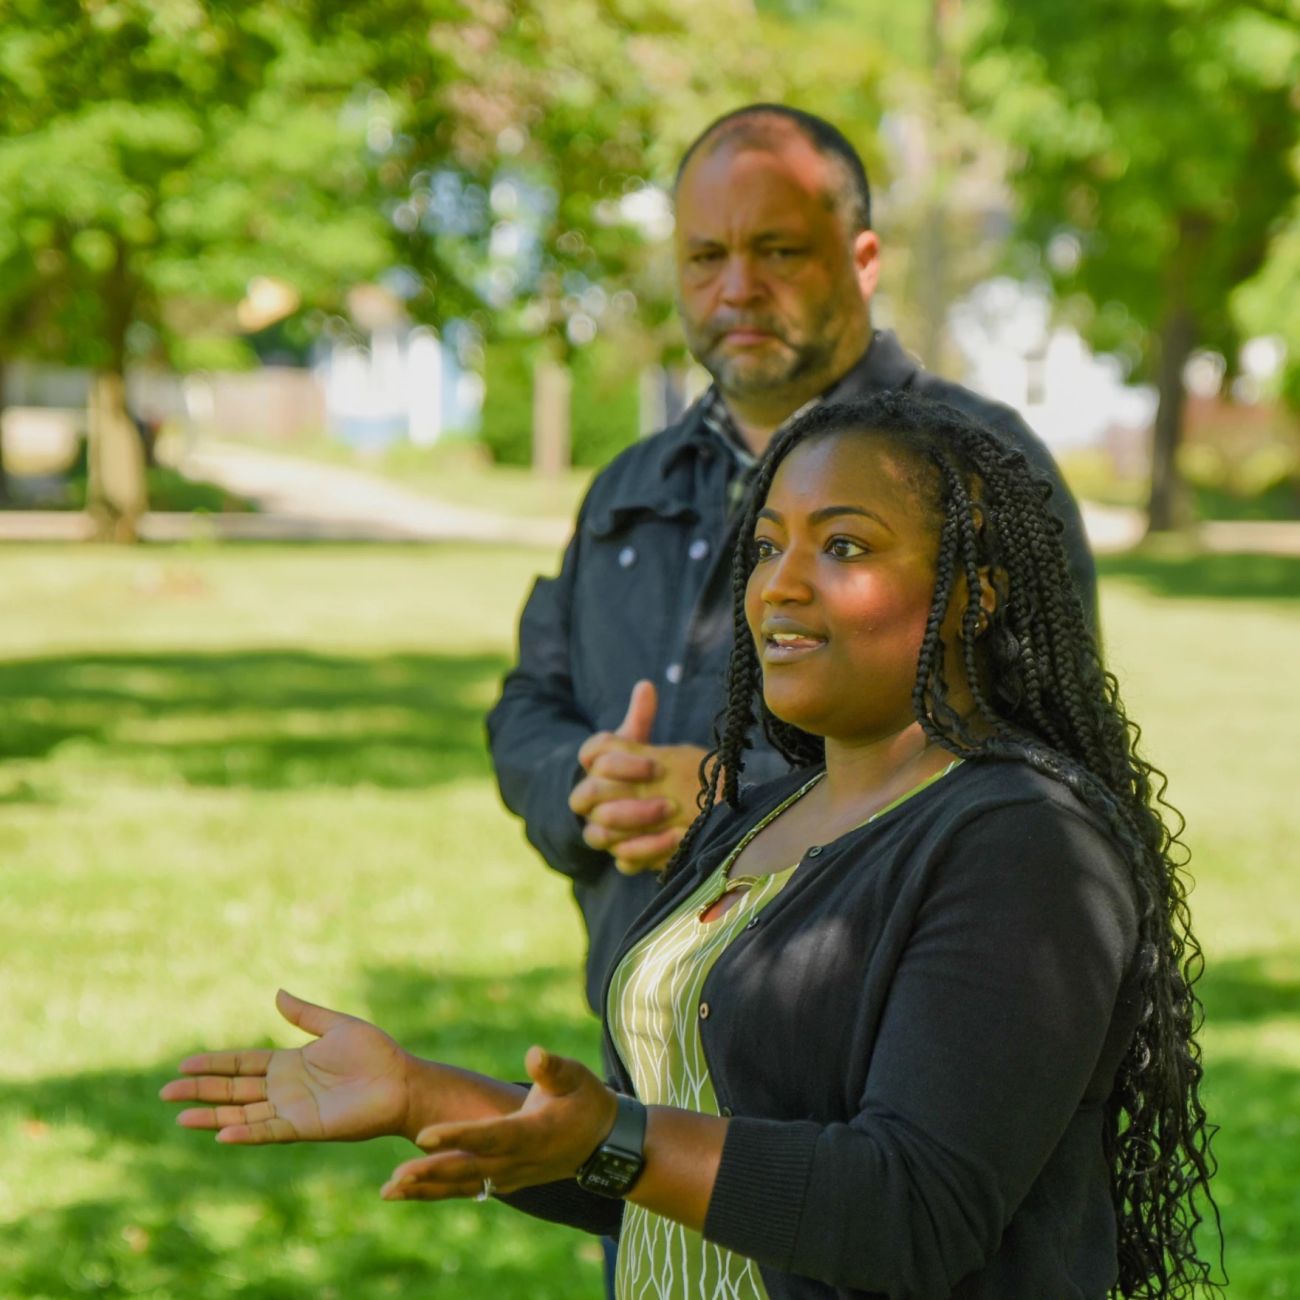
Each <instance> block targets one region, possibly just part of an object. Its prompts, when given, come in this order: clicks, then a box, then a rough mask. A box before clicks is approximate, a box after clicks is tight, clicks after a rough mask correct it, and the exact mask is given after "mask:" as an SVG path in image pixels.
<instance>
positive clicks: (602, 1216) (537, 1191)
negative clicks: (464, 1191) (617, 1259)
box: [497, 1178, 623, 1237]
mask: <svg viewBox="0 0 1300 1300" xmlns="http://www.w3.org/2000/svg"><path fill="white" fill-rule="evenodd" d="M497 1200H499V1201H501V1202H503V1203H504V1204H506V1205H508V1206H510V1207H511V1208H512V1209H515V1210H522V1211H523V1213H524V1214H528V1215H531V1216H532V1217H533V1218H534V1219H545V1220H547V1222H549V1223H562V1224H564V1225H565V1226H566V1227H570V1228H579V1229H581V1230H582V1231H583V1232H591V1233H595V1234H596V1235H597V1236H600V1237H617V1236H618V1233H619V1228H620V1227H621V1226H622V1223H623V1202H622V1201H617V1200H612V1199H611V1198H610V1197H608V1196H597V1195H595V1193H593V1192H584V1191H583V1190H582V1188H581V1187H579V1186H578V1184H577V1183H576V1182H575V1181H574V1180H573V1179H572V1178H566V1179H563V1180H562V1181H560V1182H558V1183H539V1184H538V1185H537V1186H536V1187H521V1188H520V1189H519V1190H518V1191H517V1192H508V1193H504V1194H503V1193H500V1192H498V1193H497Z"/></svg>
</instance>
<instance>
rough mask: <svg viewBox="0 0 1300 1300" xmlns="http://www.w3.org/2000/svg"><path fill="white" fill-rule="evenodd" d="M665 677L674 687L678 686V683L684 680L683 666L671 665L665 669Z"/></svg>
mask: <svg viewBox="0 0 1300 1300" xmlns="http://www.w3.org/2000/svg"><path fill="white" fill-rule="evenodd" d="M664 676H665V677H666V678H667V679H668V680H669V681H670V682H671V683H672V684H673V685H674V686H676V685H677V683H678V682H680V681H681V680H682V666H681V664H669V665H668V667H667V668H665V669H664Z"/></svg>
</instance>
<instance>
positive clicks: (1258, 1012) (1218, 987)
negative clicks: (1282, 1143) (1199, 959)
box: [1197, 956, 1300, 1173]
mask: <svg viewBox="0 0 1300 1300" xmlns="http://www.w3.org/2000/svg"><path fill="white" fill-rule="evenodd" d="M1197 988H1198V991H1199V993H1200V996H1201V1000H1202V1001H1203V1002H1204V1004H1205V1016H1206V1019H1207V1020H1208V1021H1210V1022H1211V1023H1219V1024H1227V1023H1242V1022H1251V1021H1255V1020H1271V1019H1273V1018H1275V1017H1277V1016H1289V1017H1292V1018H1295V1019H1297V1020H1300V960H1298V959H1296V958H1293V957H1287V958H1269V957H1267V956H1260V957H1241V958H1236V959H1234V960H1231V961H1214V962H1212V963H1210V965H1209V966H1208V967H1207V970H1206V974H1205V978H1204V979H1203V980H1202V981H1201V982H1200V983H1199V984H1198V985H1197ZM1297 1166H1298V1167H1297V1173H1300V1152H1298V1153H1297Z"/></svg>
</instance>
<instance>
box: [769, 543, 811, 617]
mask: <svg viewBox="0 0 1300 1300" xmlns="http://www.w3.org/2000/svg"><path fill="white" fill-rule="evenodd" d="M762 596H763V603H764V604H765V605H786V604H792V603H793V604H804V603H806V602H807V601H808V600H810V599H811V597H812V586H811V584H810V582H809V574H808V562H807V557H806V556H805V555H804V554H803V552H802V551H801V550H799V549H798V548H797V547H793V546H791V547H788V548H787V549H786V550H784V551H782V552H781V553H780V554H779V555H776V556H774V557H773V558H772V561H771V563H770V564H768V565H767V571H766V572H765V573H764V575H763V588H762Z"/></svg>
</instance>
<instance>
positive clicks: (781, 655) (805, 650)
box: [763, 632, 826, 664]
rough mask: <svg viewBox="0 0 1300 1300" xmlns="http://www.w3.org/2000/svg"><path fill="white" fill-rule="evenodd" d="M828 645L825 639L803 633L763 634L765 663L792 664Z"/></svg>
mask: <svg viewBox="0 0 1300 1300" xmlns="http://www.w3.org/2000/svg"><path fill="white" fill-rule="evenodd" d="M825 644H826V641H825V639H824V638H823V637H818V636H809V635H807V634H806V633H801V632H766V633H764V634H763V662H764V663H775V664H781V663H791V662H793V661H794V660H796V659H804V658H806V657H807V656H808V655H810V654H815V653H816V652H817V651H818V650H820V649H821V648H822V646H824V645H825Z"/></svg>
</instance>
